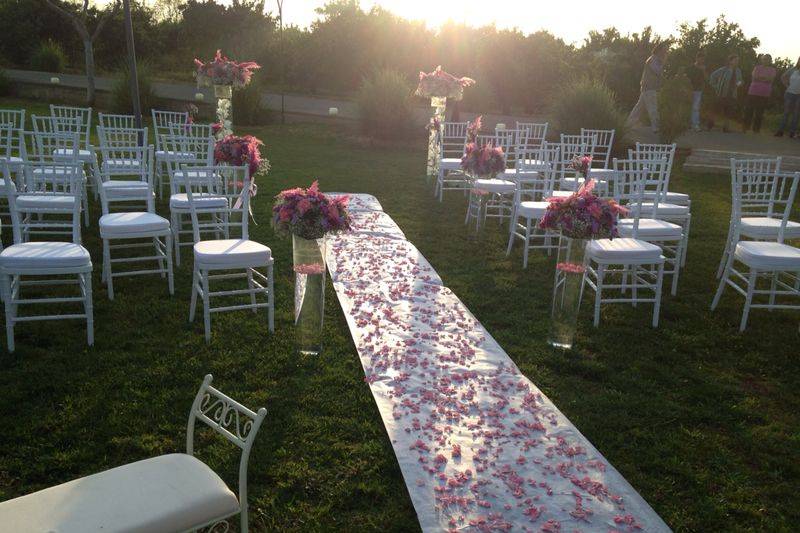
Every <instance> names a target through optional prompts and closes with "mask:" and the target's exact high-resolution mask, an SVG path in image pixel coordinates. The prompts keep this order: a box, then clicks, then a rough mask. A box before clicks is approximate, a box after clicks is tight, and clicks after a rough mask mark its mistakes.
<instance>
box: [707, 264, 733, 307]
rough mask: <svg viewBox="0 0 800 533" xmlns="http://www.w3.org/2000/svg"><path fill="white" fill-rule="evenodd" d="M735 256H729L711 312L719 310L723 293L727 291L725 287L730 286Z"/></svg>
mask: <svg viewBox="0 0 800 533" xmlns="http://www.w3.org/2000/svg"><path fill="white" fill-rule="evenodd" d="M733 259H734V258H733V254H728V261H727V263H726V264H725V270H724V271H723V273H722V277H721V278H719V285H718V286H717V292H716V294H714V300H712V302H711V310H712V311H713V310H714V309H716V308H717V305H718V304H719V299H720V298H722V293H723V292H724V291H725V285H727V284H728V278H729V277H730V274H731V268H733Z"/></svg>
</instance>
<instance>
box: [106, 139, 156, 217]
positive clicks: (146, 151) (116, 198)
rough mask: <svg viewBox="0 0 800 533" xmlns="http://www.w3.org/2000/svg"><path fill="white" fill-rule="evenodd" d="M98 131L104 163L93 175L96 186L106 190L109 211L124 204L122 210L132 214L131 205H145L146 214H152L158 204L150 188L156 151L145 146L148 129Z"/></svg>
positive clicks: (149, 146)
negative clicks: (150, 212) (148, 212)
mask: <svg viewBox="0 0 800 533" xmlns="http://www.w3.org/2000/svg"><path fill="white" fill-rule="evenodd" d="M98 131H99V132H100V135H99V136H100V156H101V159H102V161H101V162H100V163H99V165H98V167H97V169H96V172H95V173H94V174H95V176H96V177H95V179H96V181H97V186H98V187H102V188H103V190H104V192H103V195H104V196H105V202H106V204H107V206H108V208H109V209H110V208H111V204H123V205H121V206H120V207H121V208H122V209H125V210H128V211H129V210H130V204H143V205H144V208H145V210H146V211H151V210H152V209H153V207H154V205H155V204H154V202H155V199H154V197H153V192H152V185H151V184H152V181H151V180H152V177H151V176H152V172H153V150H152V145H147V144H146V143H147V128H142V129H136V128H133V129H127V128H126V129H106V128H102V127H100V128H98ZM140 140H141V141H143V144H141V145H140V144H139V142H140ZM115 207H116V206H115Z"/></svg>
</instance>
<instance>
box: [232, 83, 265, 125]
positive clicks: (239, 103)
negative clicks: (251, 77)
mask: <svg viewBox="0 0 800 533" xmlns="http://www.w3.org/2000/svg"><path fill="white" fill-rule="evenodd" d="M261 89H262V87H261V84H260V83H257V82H251V83H250V85H248V86H247V87H244V88H243V89H238V90H235V91H233V102H232V104H233V123H234V124H236V125H237V126H261V125H263V124H269V123H270V122H272V119H273V114H272V111H270V109H269V108H267V107H266V106H265V105H264V103H263V102H262V100H261Z"/></svg>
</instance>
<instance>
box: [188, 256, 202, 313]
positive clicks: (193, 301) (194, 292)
mask: <svg viewBox="0 0 800 533" xmlns="http://www.w3.org/2000/svg"><path fill="white" fill-rule="evenodd" d="M199 283H200V273H199V272H198V271H197V267H195V268H194V271H193V272H192V299H191V301H190V302H189V322H194V312H195V308H196V307H197V285H198V284H199Z"/></svg>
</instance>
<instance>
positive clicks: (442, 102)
mask: <svg viewBox="0 0 800 533" xmlns="http://www.w3.org/2000/svg"><path fill="white" fill-rule="evenodd" d="M431 107H432V108H433V116H432V117H431V128H430V131H429V133H428V177H436V176H437V175H438V174H439V154H440V152H441V142H440V139H439V133H440V131H441V128H442V124H444V112H445V108H446V107H447V98H446V97H440V96H433V97H431Z"/></svg>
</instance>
